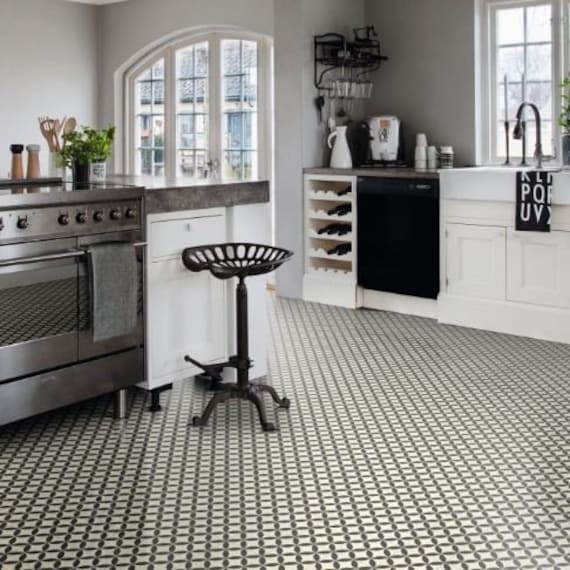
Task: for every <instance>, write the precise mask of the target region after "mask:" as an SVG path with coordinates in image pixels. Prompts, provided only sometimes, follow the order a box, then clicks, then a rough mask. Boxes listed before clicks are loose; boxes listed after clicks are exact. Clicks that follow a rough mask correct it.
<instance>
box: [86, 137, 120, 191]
mask: <svg viewBox="0 0 570 570" xmlns="http://www.w3.org/2000/svg"><path fill="white" fill-rule="evenodd" d="M85 133H86V136H87V142H88V143H89V147H90V149H91V167H90V175H89V178H90V180H91V181H92V182H102V181H104V180H105V178H106V176H107V159H108V158H109V157H110V156H111V153H112V151H113V140H114V138H115V127H108V128H106V129H103V130H101V131H96V130H94V129H90V128H86V129H85Z"/></svg>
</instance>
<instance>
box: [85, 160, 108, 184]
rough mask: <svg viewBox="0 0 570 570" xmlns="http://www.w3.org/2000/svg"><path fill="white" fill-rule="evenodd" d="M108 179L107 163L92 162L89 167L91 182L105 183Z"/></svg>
mask: <svg viewBox="0 0 570 570" xmlns="http://www.w3.org/2000/svg"><path fill="white" fill-rule="evenodd" d="M106 178H107V163H106V162H92V163H91V164H90V165H89V181H90V182H105V180H106Z"/></svg>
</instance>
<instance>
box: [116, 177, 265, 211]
mask: <svg viewBox="0 0 570 570" xmlns="http://www.w3.org/2000/svg"><path fill="white" fill-rule="evenodd" d="M107 181H108V182H110V183H113V184H117V185H126V186H142V187H144V188H145V203H146V213H147V214H158V213H164V212H176V211H182V210H201V209H205V208H218V207H223V208H227V207H231V206H239V205H246V204H262V203H265V202H269V182H268V181H267V180H258V181H244V182H239V181H221V180H198V181H196V180H189V179H187V178H169V177H153V176H129V175H123V174H119V175H110V176H108V177H107Z"/></svg>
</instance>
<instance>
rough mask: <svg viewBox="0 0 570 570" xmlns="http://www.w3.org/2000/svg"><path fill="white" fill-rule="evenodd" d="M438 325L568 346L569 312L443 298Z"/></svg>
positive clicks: (532, 306) (569, 339)
mask: <svg viewBox="0 0 570 570" xmlns="http://www.w3.org/2000/svg"><path fill="white" fill-rule="evenodd" d="M438 309H439V322H440V323H444V324H449V325H458V326H462V327H468V328H474V329H481V330H488V331H494V332H499V333H505V334H512V335H515V336H524V337H530V338H536V339H540V340H548V341H552V342H562V343H565V344H570V326H569V324H568V323H570V310H568V309H559V308H554V307H539V306H536V305H526V304H523V303H512V302H509V303H507V302H504V301H493V300H487V299H473V298H467V297H458V296H454V295H445V294H442V295H440V297H439V303H438Z"/></svg>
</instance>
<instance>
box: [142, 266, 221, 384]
mask: <svg viewBox="0 0 570 570" xmlns="http://www.w3.org/2000/svg"><path fill="white" fill-rule="evenodd" d="M149 290H150V291H151V298H150V303H149V306H148V312H149V315H148V318H149V326H150V330H149V331H148V332H149V349H150V354H149V364H150V374H151V377H152V378H153V379H158V378H161V377H164V376H166V375H169V374H173V375H175V374H176V373H177V372H179V371H187V372H188V374H190V373H191V370H190V368H189V365H188V364H187V363H185V362H184V356H185V355H186V354H189V355H190V356H192V357H193V358H195V359H196V360H200V361H202V362H210V361H212V360H217V359H223V358H225V356H226V355H225V346H226V342H225V340H226V337H225V314H226V302H225V286H224V283H223V282H222V281H220V280H219V279H215V278H214V277H212V276H211V275H210V274H209V273H206V272H201V273H191V272H189V271H188V270H187V269H186V268H185V267H184V265H183V264H182V261H180V260H178V259H171V260H165V261H161V262H158V263H153V264H152V268H151V272H150V280H149Z"/></svg>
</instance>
